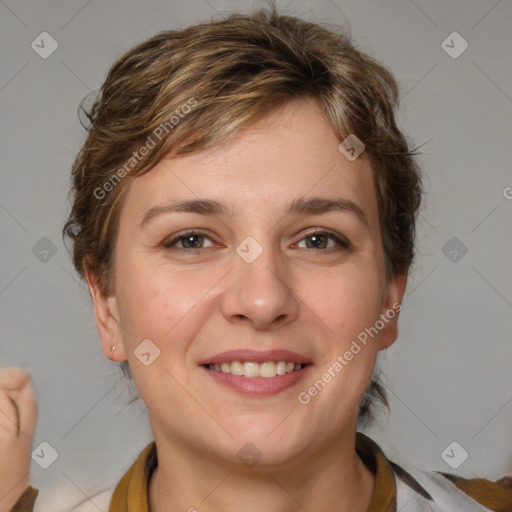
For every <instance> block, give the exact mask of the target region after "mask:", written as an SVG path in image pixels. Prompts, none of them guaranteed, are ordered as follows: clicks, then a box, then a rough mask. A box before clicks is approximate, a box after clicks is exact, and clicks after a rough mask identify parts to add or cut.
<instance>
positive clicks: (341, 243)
mask: <svg viewBox="0 0 512 512" xmlns="http://www.w3.org/2000/svg"><path fill="white" fill-rule="evenodd" d="M191 235H199V236H202V237H205V238H208V239H210V240H211V238H210V237H209V236H208V235H206V234H205V233H202V232H201V231H194V230H190V231H187V232H185V233H183V234H181V235H178V236H175V237H174V238H172V239H171V240H169V241H165V242H164V243H163V244H162V245H163V247H164V248H165V249H168V250H174V251H181V252H197V251H200V250H201V249H210V247H199V248H184V247H172V246H173V245H174V244H175V243H176V242H179V241H181V240H184V239H186V238H188V237H190V236H191ZM318 235H326V236H327V237H328V238H330V239H331V240H334V241H335V242H336V243H337V244H338V245H339V246H340V247H341V248H342V249H350V248H351V244H350V242H349V241H348V240H346V239H344V238H341V237H339V236H337V235H335V234H334V233H333V232H331V231H326V230H317V231H311V232H309V233H306V234H305V235H304V236H303V237H302V238H301V239H300V240H299V242H300V241H302V240H304V238H307V237H311V236H318ZM306 249H307V248H306ZM330 249H333V248H332V247H330V248H328V249H314V248H313V249H311V250H314V251H319V250H320V251H328V250H330Z"/></svg>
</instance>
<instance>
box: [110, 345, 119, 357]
mask: <svg viewBox="0 0 512 512" xmlns="http://www.w3.org/2000/svg"><path fill="white" fill-rule="evenodd" d="M116 348H117V344H116V345H115V346H114V347H112V349H111V351H110V355H112V354H113V353H114V352H115V350H116Z"/></svg>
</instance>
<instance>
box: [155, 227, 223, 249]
mask: <svg viewBox="0 0 512 512" xmlns="http://www.w3.org/2000/svg"><path fill="white" fill-rule="evenodd" d="M201 239H203V240H204V239H208V240H211V239H210V238H209V237H207V236H206V235H205V234H203V233H201V232H200V231H194V230H190V231H187V232H186V233H184V234H181V235H178V236H175V237H174V238H172V239H170V240H166V241H165V242H164V243H163V247H165V248H166V249H171V248H173V246H175V245H176V244H182V246H181V247H175V249H176V250H177V251H186V250H188V249H205V248H206V246H204V245H203V244H202V243H201ZM213 245H214V244H212V245H210V246H209V247H213Z"/></svg>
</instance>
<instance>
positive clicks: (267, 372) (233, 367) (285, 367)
mask: <svg viewBox="0 0 512 512" xmlns="http://www.w3.org/2000/svg"><path fill="white" fill-rule="evenodd" d="M202 366H204V367H205V368H207V369H208V370H213V371H215V372H219V373H228V374H231V375H236V376H240V377H247V378H252V379H254V378H262V379H270V378H273V377H278V376H281V375H286V374H287V373H295V372H298V371H300V370H302V369H303V368H305V367H306V366H309V365H308V364H299V363H294V362H291V361H265V362H263V363H257V362H254V361H243V362H242V361H231V362H228V361H226V362H224V363H218V364H217V363H216V364H205V365H202Z"/></svg>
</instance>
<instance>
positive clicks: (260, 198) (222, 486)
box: [87, 100, 406, 512]
mask: <svg viewBox="0 0 512 512" xmlns="http://www.w3.org/2000/svg"><path fill="white" fill-rule="evenodd" d="M339 143H340V141H339V140H338V138H337V137H336V135H335V133H334V131H333V130H332V128H331V127H330V125H329V124H328V123H327V121H326V119H325V117H324V116H323V114H322V112H321V110H320V107H319V105H318V104H317V103H315V102H314V101H308V102H305V101H303V100H294V101H292V102H290V103H288V104H287V105H285V106H284V108H282V109H280V110H279V111H276V112H274V113H273V114H272V115H270V116H267V117H266V118H264V119H262V120H261V121H258V122H257V123H256V124H253V125H251V126H250V127H249V128H247V129H246V130H244V131H242V132H241V133H240V134H239V135H238V136H237V138H235V139H234V140H231V141H229V142H228V143H225V144H223V145H220V146H217V147H215V148H213V149H209V150H207V151H204V152H201V153H198V154H195V155H188V156H184V157H179V158H173V159H164V160H162V161H161V162H159V163H158V164H157V165H156V166H155V167H154V168H153V169H152V170H151V171H150V172H149V173H147V174H145V175H143V176H141V177H138V178H136V179H135V180H134V181H133V182H132V183H131V184H130V188H129V190H128V193H127V196H126V202H125V203H124V205H123V208H122V211H121V215H120V225H119V236H118V240H117V244H116V248H115V258H116V267H115V292H114V293H113V294H112V295H109V296H108V297H105V296H103V295H102V294H101V292H100V289H99V287H98V285H97V283H96V276H95V275H94V274H93V273H92V272H90V270H88V269H87V282H88V285H89V289H90V291H91V296H92V298H93V302H94V307H95V315H96V323H97V328H98V331H99V334H100V338H101V343H102V348H103V352H104V353H105V355H106V356H107V357H109V358H111V359H112V360H114V361H117V362H121V361H125V360H128V362H129V365H130V368H131V371H132V375H133V379H134V381H135V384H136V386H137V388H138V391H139V393H140V395H141V398H142V400H143V401H144V403H145V405H146V406H147V409H148V413H149V418H150V422H151V427H152V430H153V434H154V438H155V441H156V445H157V451H158V460H159V464H158V468H157V470H155V472H154V473H153V474H152V477H151V479H150V487H149V502H150V503H149V504H150V510H151V511H152V512H155V511H156V512H163V511H171V510H189V509H191V508H192V507H194V508H195V509H197V510H199V511H201V510H208V511H225V512H230V511H234V510H239V509H240V507H241V506H243V508H244V510H246V511H249V512H251V511H261V510H275V511H283V512H284V511H299V510H301V511H302V510H304V509H306V510H318V511H325V512H327V511H334V510H336V511H337V512H340V511H349V510H350V511H365V510H367V507H368V505H369V502H370V499H371V495H372V489H373V484H374V477H373V475H372V474H371V472H370V471H369V470H368V469H367V468H366V467H365V466H364V464H363V463H362V461H361V460H360V459H359V457H358V456H357V454H356V451H355V435H356V427H357V409H358V404H359V401H360V399H361V398H362V396H363V394H364V391H365V388H366V386H367V384H368V382H369V379H370V377H371V374H372V371H373V367H374V364H375V360H376V356H377V353H378V351H379V350H383V349H385V348H387V347H388V346H390V345H391V344H392V343H393V342H394V340H395V339H396V337H397V318H398V315H396V316H395V318H394V319H393V320H391V321H389V322H386V324H385V326H384V328H383V329H382V330H381V331H380V333H379V335H378V336H376V337H374V338H373V339H371V340H370V342H369V343H368V344H367V346H365V347H364V348H363V349H362V350H361V351H360V352H359V353H358V354H357V355H356V356H354V358H353V359H352V360H351V361H350V362H349V364H347V365H346V366H345V367H344V368H343V370H342V371H341V372H339V373H338V374H337V375H336V377H335V378H333V379H332V380H331V382H330V383H329V384H328V385H327V386H326V387H325V388H324V389H323V390H322V391H321V392H320V393H319V394H318V395H317V396H316V397H314V398H313V399H312V400H311V401H310V403H309V404H307V405H303V404H301V403H299V401H298V399H297V395H298V393H299V392H301V391H306V390H307V389H308V388H309V387H310V386H311V385H312V384H313V382H314V381H315V380H317V379H318V378H320V377H321V375H322V374H323V373H324V372H325V371H327V369H328V368H329V367H330V366H332V364H333V362H334V361H335V360H336V358H337V357H338V356H339V355H343V354H344V352H345V351H346V350H348V349H349V348H350V346H351V343H352V341H353V340H354V339H356V338H357V335H358V334H359V333H361V332H362V331H363V330H364V329H365V328H367V327H369V326H373V325H374V324H375V322H376V320H378V318H379V315H380V314H383V313H385V312H386V311H387V310H389V309H390V308H391V307H392V305H393V304H396V303H400V302H401V300H402V297H403V294H404V290H405V285H406V277H405V276H404V275H397V276H393V277H392V278H391V279H386V277H385V271H384V255H383V249H382V241H381V233H380V229H379V216H378V209H377V198H376V193H375V188H374V184H373V174H372V173H373V170H372V168H371V167H370V164H369V162H368V160H367V159H366V158H365V156H364V153H363V155H361V156H360V157H359V158H357V159H356V160H355V161H349V160H348V159H347V158H346V157H345V156H344V155H343V154H342V153H340V151H339V150H338V145H339ZM301 196H304V197H311V196H318V197H325V198H333V197H343V198H345V199H348V200H350V201H353V202H354V203H355V204H356V205H358V206H359V208H360V209H361V210H362V212H363V213H364V216H365V218H366V221H367V223H366V224H365V223H364V222H362V221H361V220H360V218H359V217H358V216H357V215H356V214H354V213H352V212H349V211H344V212H339V211H331V212H327V213H323V214H320V215H314V214H307V215H292V216H284V207H285V205H287V204H288V203H289V202H290V200H291V199H293V198H297V197H301ZM197 198H209V199H216V200H218V201H222V202H229V203H230V205H231V206H232V207H233V209H234V215H233V216H232V217H230V216H215V215H209V216H207V215H199V214H194V213H183V212H181V213H168V214H162V215H160V216H157V217H155V218H153V219H152V220H151V221H150V222H149V223H148V224H147V225H146V226H145V227H144V229H141V228H140V226H139V224H140V222H141V219H142V218H143V216H144V214H145V212H147V211H148V210H149V209H150V208H151V207H153V206H155V205H162V204H167V203H168V202H170V201H172V200H176V199H197ZM191 228H194V229H200V230H201V232H202V234H204V236H205V237H203V238H202V237H198V238H197V239H196V240H195V245H193V244H192V247H200V249H196V248H192V249H190V248H186V247H190V245H188V246H187V245H186V240H185V241H182V242H177V243H176V244H174V248H172V247H171V248H165V247H164V246H163V244H164V242H166V241H169V240H171V238H173V236H175V235H177V234H183V232H184V230H187V229H191ZM314 228H318V229H327V230H331V231H333V232H334V233H335V234H337V235H338V236H340V237H345V238H346V239H348V240H349V241H350V247H349V248H348V249H347V248H345V247H343V246H340V245H338V244H337V243H336V242H335V240H333V239H331V238H329V237H323V238H320V240H319V241H317V242H316V244H315V243H314V240H312V237H311V236H306V235H310V234H311V232H314V231H315V229H314ZM247 236H252V237H253V238H254V239H255V240H256V241H257V242H258V243H259V245H260V246H261V247H262V249H263V252H262V254H261V255H260V256H259V257H258V258H257V259H256V260H255V261H254V262H252V263H250V264H249V263H247V262H246V261H244V259H242V258H241V257H240V256H239V255H238V254H237V253H236V251H235V250H236V247H237V246H238V245H239V244H240V243H241V242H242V241H243V240H244V239H245V238H246V237H247ZM193 243H194V240H193ZM317 246H319V247H320V248H316V247H317ZM178 247H181V248H182V251H181V252H179V251H178V250H177V248H178ZM173 249H174V250H173ZM186 251H188V252H186ZM194 251H195V252H194ZM147 338H149V339H150V340H151V341H152V342H153V343H154V344H155V345H156V346H157V347H158V348H159V350H160V356H159V357H158V358H157V359H155V360H154V362H152V363H151V364H150V365H149V366H145V365H144V364H142V363H141V362H140V361H139V360H138V359H137V357H135V355H134V350H135V349H136V348H137V346H138V345H139V344H140V343H141V341H142V340H144V339H147ZM116 345H117V348H116V351H115V352H114V353H113V355H112V347H113V346H116ZM237 348H252V349H259V350H266V349H274V348H285V349H289V350H292V351H295V352H299V353H301V354H303V355H305V356H307V357H308V358H309V359H310V360H311V361H312V363H313V367H312V368H311V369H310V370H311V371H310V374H309V375H308V376H307V377H306V378H304V379H303V380H302V381H301V382H300V383H299V384H297V385H295V386H293V387H292V388H289V389H287V390H285V391H284V392H281V393H279V394H277V395H274V396H269V397H247V396H244V395H241V394H238V393H237V392H235V391H233V390H231V389H229V388H226V387H224V386H222V385H220V384H218V383H216V382H215V381H214V380H213V379H212V378H211V377H210V376H209V375H208V374H207V372H205V371H204V369H203V368H201V367H200V366H198V362H199V361H200V360H201V359H204V358H206V357H208V356H212V355H214V354H216V353H219V352H223V351H225V350H230V349H237ZM247 442H251V443H253V444H254V445H255V446H256V447H257V448H258V450H259V451H260V452H261V458H260V459H259V460H258V462H257V464H256V465H254V466H252V467H246V466H245V465H244V464H243V463H241V461H240V460H239V459H238V457H237V453H238V451H239V450H240V449H241V448H242V447H243V446H244V445H245V444H246V443H247ZM333 475H335V476H334V477H333ZM334 479H335V481H336V482H338V483H337V485H333V481H334Z"/></svg>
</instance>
